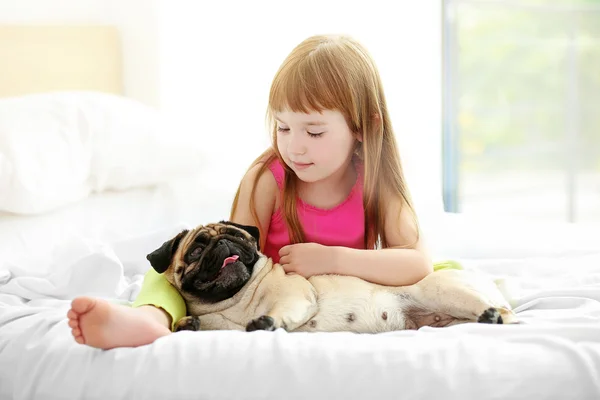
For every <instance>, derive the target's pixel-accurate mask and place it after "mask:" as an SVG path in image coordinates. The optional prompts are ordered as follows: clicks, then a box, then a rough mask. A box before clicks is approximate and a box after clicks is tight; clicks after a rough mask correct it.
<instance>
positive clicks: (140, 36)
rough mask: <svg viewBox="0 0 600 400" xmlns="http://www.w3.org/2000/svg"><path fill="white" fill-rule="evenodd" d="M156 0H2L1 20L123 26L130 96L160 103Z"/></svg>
mask: <svg viewBox="0 0 600 400" xmlns="http://www.w3.org/2000/svg"><path fill="white" fill-rule="evenodd" d="M156 10H157V2H156V0H18V1H15V0H0V23H4V24H6V23H8V24H110V25H116V26H118V27H119V31H120V33H121V40H122V45H123V49H124V54H123V74H124V79H125V92H126V94H127V95H128V96H129V97H132V98H135V99H137V100H140V101H143V102H145V103H146V104H149V105H152V106H156V107H158V106H159V103H160V99H159V93H158V79H159V74H158V65H159V64H158V56H159V55H158V46H157V42H158V41H157V38H156V35H157V32H158V31H157V20H156Z"/></svg>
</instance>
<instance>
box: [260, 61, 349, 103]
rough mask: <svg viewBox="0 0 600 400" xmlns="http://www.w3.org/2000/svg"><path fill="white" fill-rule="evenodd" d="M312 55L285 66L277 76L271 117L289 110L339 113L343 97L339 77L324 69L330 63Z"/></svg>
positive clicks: (271, 96)
mask: <svg viewBox="0 0 600 400" xmlns="http://www.w3.org/2000/svg"><path fill="white" fill-rule="evenodd" d="M315 53H317V52H313V53H312V54H310V55H309V56H308V57H305V58H303V59H297V60H295V62H290V63H288V64H286V65H285V66H284V67H283V68H282V69H281V70H280V71H279V73H278V74H277V76H276V77H275V79H274V82H273V85H272V86H271V93H270V95H269V111H270V112H271V113H272V114H275V113H277V112H281V111H284V110H289V111H292V112H301V113H306V114H308V113H310V112H315V111H316V112H322V111H323V110H339V111H342V112H343V111H345V110H343V109H342V107H343V104H344V99H345V98H346V97H347V94H346V93H341V90H340V88H343V87H346V86H347V85H344V84H340V82H339V80H340V79H339V74H336V71H332V70H329V69H328V68H326V67H325V65H328V64H329V66H330V67H331V64H330V63H327V62H326V61H325V60H322V59H321V58H322V57H318V54H315Z"/></svg>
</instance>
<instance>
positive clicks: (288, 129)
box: [277, 126, 290, 132]
mask: <svg viewBox="0 0 600 400" xmlns="http://www.w3.org/2000/svg"><path fill="white" fill-rule="evenodd" d="M277 131H278V132H289V131H290V128H282V127H280V126H278V127H277Z"/></svg>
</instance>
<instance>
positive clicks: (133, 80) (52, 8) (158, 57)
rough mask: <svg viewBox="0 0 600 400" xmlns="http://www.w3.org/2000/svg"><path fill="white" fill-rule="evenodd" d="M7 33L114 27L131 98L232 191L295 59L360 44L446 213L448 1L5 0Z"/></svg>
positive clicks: (419, 180)
mask: <svg viewBox="0 0 600 400" xmlns="http://www.w3.org/2000/svg"><path fill="white" fill-rule="evenodd" d="M0 23H109V24H116V25H117V26H118V27H119V28H120V30H121V34H122V38H123V47H124V71H125V72H124V73H125V90H126V94H127V95H128V96H130V97H133V98H136V99H138V100H140V101H144V102H146V103H147V104H150V105H154V106H158V107H160V108H162V109H163V110H164V111H165V112H166V113H168V114H170V115H171V116H173V117H175V118H176V119H177V122H178V124H177V128H175V129H185V130H188V131H189V133H190V135H193V137H194V140H199V141H201V142H203V143H206V146H207V147H210V149H211V152H213V153H220V154H227V155H228V157H229V159H230V164H229V165H230V166H231V167H232V169H231V172H228V173H226V172H224V171H222V170H221V172H220V173H221V174H223V179H231V180H232V182H234V183H233V184H236V183H237V182H236V181H237V180H238V179H239V177H240V176H241V174H242V173H243V172H244V170H245V168H246V167H247V165H248V164H249V163H250V161H251V160H252V159H254V158H255V157H256V156H257V155H258V153H259V152H260V151H262V150H263V149H264V147H265V146H266V145H267V144H268V143H269V142H268V137H267V132H266V131H265V125H264V116H265V110H266V102H267V95H268V90H269V85H270V83H271V79H272V77H273V75H274V73H275V71H276V70H277V68H278V67H279V65H280V63H281V62H282V60H283V59H284V58H285V56H286V55H287V54H288V53H289V52H290V51H291V50H292V48H293V47H294V46H295V45H296V44H298V43H299V42H300V41H301V40H303V39H304V38H306V37H308V36H310V35H313V34H316V33H347V34H351V35H353V36H355V37H356V38H357V39H359V40H360V41H361V42H363V43H364V44H365V45H366V46H367V48H368V49H369V50H370V52H371V53H372V55H373V57H374V58H375V61H376V63H377V64H378V66H379V69H380V72H381V75H382V79H383V82H384V86H385V89H386V94H387V98H388V102H389V106H390V110H391V113H392V121H393V124H394V128H395V130H396V132H397V135H398V139H399V142H400V150H401V155H402V158H403V161H404V164H405V169H406V170H407V173H408V175H409V183H410V184H411V187H412V188H413V194H414V195H415V197H416V198H417V200H418V202H419V204H421V205H422V206H423V207H428V206H434V207H437V208H438V209H441V1H421V2H414V1H408V0H403V1H395V2H392V1H386V0H369V1H367V0H363V1H356V0H327V1H326V0H304V1H303V2H301V3H299V2H290V1H287V2H286V1H275V0H263V1H243V0H236V1H233V0H222V1H218V2H217V1H213V2H207V1H195V0H19V1H14V0H0ZM232 160H235V161H233V162H232Z"/></svg>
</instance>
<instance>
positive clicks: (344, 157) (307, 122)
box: [275, 110, 356, 182]
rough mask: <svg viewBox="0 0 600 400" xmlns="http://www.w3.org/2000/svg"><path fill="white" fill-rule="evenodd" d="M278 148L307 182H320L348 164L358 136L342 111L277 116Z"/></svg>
mask: <svg viewBox="0 0 600 400" xmlns="http://www.w3.org/2000/svg"><path fill="white" fill-rule="evenodd" d="M275 119H276V123H277V148H278V150H279V152H280V153H281V156H282V157H283V160H284V161H285V163H286V164H287V165H288V166H289V167H290V168H291V169H292V170H293V171H294V172H295V173H296V175H297V176H298V178H299V179H300V180H302V181H304V182H317V181H320V180H323V179H326V178H328V177H330V176H331V175H333V174H334V173H336V172H338V171H340V170H341V169H342V168H345V167H347V165H348V163H349V162H350V160H351V158H352V153H353V151H354V148H355V143H356V136H355V135H354V134H353V133H352V131H351V130H350V128H349V127H348V124H347V123H346V119H345V118H344V116H343V115H342V113H340V112H339V111H333V110H324V111H323V112H322V113H320V112H311V113H309V114H305V113H297V112H292V111H288V110H286V111H283V112H279V113H277V114H276V115H275Z"/></svg>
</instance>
